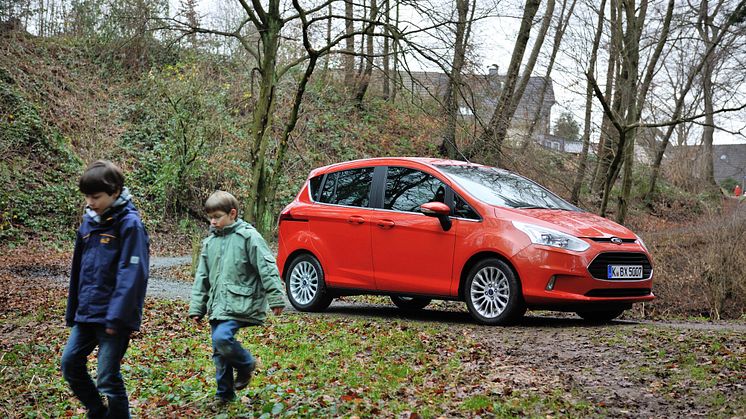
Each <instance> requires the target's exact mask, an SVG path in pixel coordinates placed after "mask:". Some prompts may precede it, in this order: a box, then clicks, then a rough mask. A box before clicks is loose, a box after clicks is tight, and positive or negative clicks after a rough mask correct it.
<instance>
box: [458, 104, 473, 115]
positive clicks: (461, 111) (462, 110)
mask: <svg viewBox="0 0 746 419" xmlns="http://www.w3.org/2000/svg"><path fill="white" fill-rule="evenodd" d="M458 113H459V114H461V115H465V116H474V112H472V111H471V108H469V107H468V106H459V107H458Z"/></svg>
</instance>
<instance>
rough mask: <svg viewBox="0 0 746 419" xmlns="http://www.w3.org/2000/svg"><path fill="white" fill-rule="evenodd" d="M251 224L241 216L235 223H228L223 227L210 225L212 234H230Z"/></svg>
mask: <svg viewBox="0 0 746 419" xmlns="http://www.w3.org/2000/svg"><path fill="white" fill-rule="evenodd" d="M249 226H250V224H249V223H247V222H246V221H244V220H242V219H240V218H239V219H237V220H236V222H234V223H233V224H230V225H227V226H225V227H223V228H215V227H213V226H210V234H214V235H216V236H226V235H228V234H231V233H234V232H236V231H238V230H239V229H241V228H244V227H249Z"/></svg>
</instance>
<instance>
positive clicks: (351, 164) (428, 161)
mask: <svg viewBox="0 0 746 419" xmlns="http://www.w3.org/2000/svg"><path fill="white" fill-rule="evenodd" d="M404 162H409V163H419V164H423V165H426V166H439V165H453V166H482V165H481V164H477V163H470V162H466V161H461V160H449V159H439V158H432V157H376V158H369V159H358V160H350V161H346V162H340V163H334V164H330V165H328V166H323V167H319V168H317V169H314V170H312V171H311V174H310V176H311V177H313V176H318V175H320V174H324V173H329V172H334V171H337V170H344V169H347V168H350V169H353V168H357V167H365V166H385V165H390V164H397V163H399V164H401V163H404Z"/></svg>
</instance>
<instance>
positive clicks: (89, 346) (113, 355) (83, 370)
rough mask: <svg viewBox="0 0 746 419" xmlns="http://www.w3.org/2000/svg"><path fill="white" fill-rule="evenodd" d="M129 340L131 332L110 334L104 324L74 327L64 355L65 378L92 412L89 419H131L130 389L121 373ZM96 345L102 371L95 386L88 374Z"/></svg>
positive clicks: (98, 369)
mask: <svg viewBox="0 0 746 419" xmlns="http://www.w3.org/2000/svg"><path fill="white" fill-rule="evenodd" d="M129 341H130V337H129V331H119V333H117V334H116V335H109V334H107V333H106V328H105V327H104V326H103V325H100V324H81V323H76V324H75V325H74V326H73V327H72V330H71V332H70V339H69V340H68V341H67V346H65V351H64V352H63V353H62V376H63V377H65V380H66V381H67V382H68V383H69V384H70V388H71V389H72V391H73V393H75V395H76V396H77V397H78V399H80V401H81V402H82V403H83V405H84V406H85V407H86V409H88V416H89V417H92V418H98V417H109V418H129V417H130V412H129V400H128V399H127V390H126V389H125V388H124V380H122V374H120V372H119V367H120V363H121V361H122V357H124V353H125V352H126V351H127V346H128V345H129ZM96 346H98V368H97V369H96V384H94V383H93V380H92V379H91V376H90V375H89V374H88V368H87V361H88V355H90V354H91V352H93V349H94V348H95V347H96ZM102 394H103V395H105V396H106V399H107V400H108V406H109V407H108V409H107V407H106V405H104V403H103V401H102V400H101V395H102Z"/></svg>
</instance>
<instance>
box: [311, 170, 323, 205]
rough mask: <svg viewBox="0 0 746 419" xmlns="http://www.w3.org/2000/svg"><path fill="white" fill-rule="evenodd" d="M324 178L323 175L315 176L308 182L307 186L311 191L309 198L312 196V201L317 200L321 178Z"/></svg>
mask: <svg viewBox="0 0 746 419" xmlns="http://www.w3.org/2000/svg"><path fill="white" fill-rule="evenodd" d="M323 178H324V176H323V175H322V176H316V177H313V178H311V181H310V182H308V183H309V188H310V192H311V198H313V200H314V201H318V200H319V195H320V194H321V180H322V179H323Z"/></svg>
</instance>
